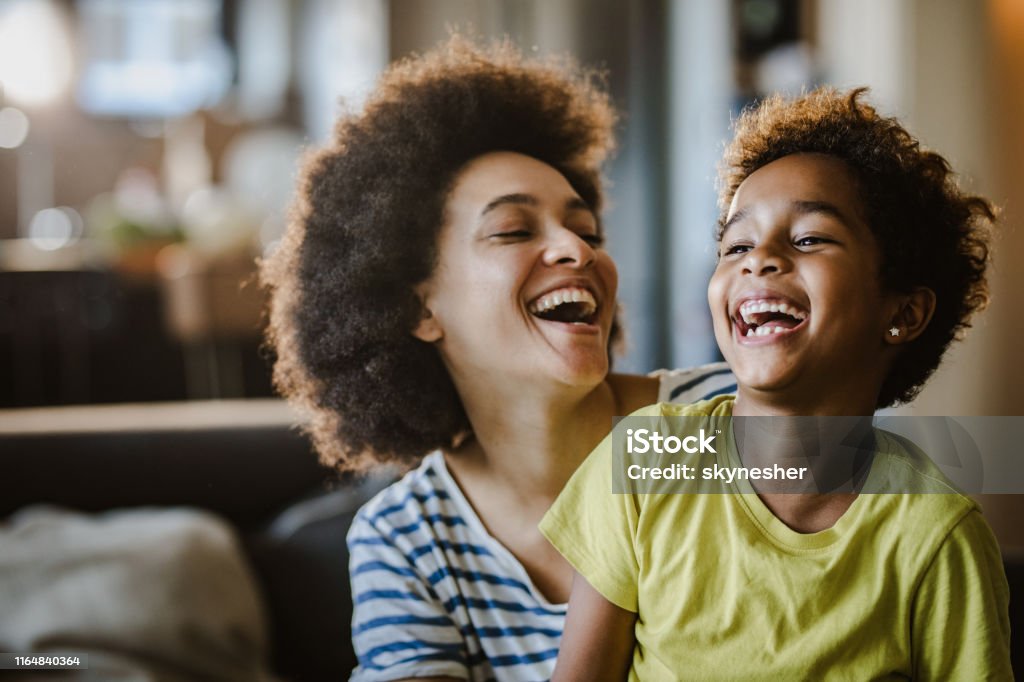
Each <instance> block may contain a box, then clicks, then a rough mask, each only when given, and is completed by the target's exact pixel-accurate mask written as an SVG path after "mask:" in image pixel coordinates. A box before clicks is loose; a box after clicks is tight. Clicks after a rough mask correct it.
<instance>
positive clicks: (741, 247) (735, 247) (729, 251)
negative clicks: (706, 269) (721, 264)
mask: <svg viewBox="0 0 1024 682" xmlns="http://www.w3.org/2000/svg"><path fill="white" fill-rule="evenodd" d="M751 248H753V247H751V246H750V244H730V245H729V246H727V247H726V248H725V249H724V250H723V251H722V255H723V256H732V255H735V254H739V253H746V252H747V251H750V249H751Z"/></svg>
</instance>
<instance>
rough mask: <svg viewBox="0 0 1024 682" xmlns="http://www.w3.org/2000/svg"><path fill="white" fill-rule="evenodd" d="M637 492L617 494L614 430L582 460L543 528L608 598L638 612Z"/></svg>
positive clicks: (542, 525)
mask: <svg viewBox="0 0 1024 682" xmlns="http://www.w3.org/2000/svg"><path fill="white" fill-rule="evenodd" d="M637 500H638V498H637V496H636V495H633V494H616V493H612V441H611V435H610V434H609V435H608V436H607V437H605V439H604V440H603V441H601V444H600V445H598V446H597V448H596V449H595V450H594V451H593V452H592V453H591V454H590V456H589V457H587V459H586V460H585V461H584V462H583V464H581V465H580V467H579V469H577V470H576V473H575V474H573V476H572V478H570V479H569V482H568V483H567V484H566V486H565V488H564V489H563V490H562V492H561V494H560V495H559V496H558V499H556V500H555V503H554V504H553V505H552V507H551V509H549V510H548V512H547V514H545V515H544V518H543V519H541V522H540V532H541V533H542V534H543V535H544V537H546V538H547V539H548V541H549V542H550V543H551V544H552V545H553V546H554V547H555V549H557V550H558V551H559V552H560V553H561V554H562V555H563V556H564V557H565V558H566V560H567V561H568V562H569V563H570V564H572V566H573V568H575V569H576V572H577V573H579V574H580V575H581V576H583V577H584V578H586V580H587V582H589V583H590V584H591V586H592V587H593V588H594V589H595V590H597V591H598V592H600V593H601V595H602V596H604V598H605V599H607V600H608V601H610V602H612V603H613V604H615V605H616V606H619V607H620V608H623V609H626V610H627V611H632V612H634V613H635V612H636V611H637V581H638V579H639V572H640V571H639V565H638V562H637V552H636V545H635V540H636V529H637V524H638V521H639V516H640V510H639V505H638V501H637Z"/></svg>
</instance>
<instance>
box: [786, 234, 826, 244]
mask: <svg viewBox="0 0 1024 682" xmlns="http://www.w3.org/2000/svg"><path fill="white" fill-rule="evenodd" d="M831 242H832V240H831V239H826V238H825V237H816V236H808V237H800V239H797V240H796V241H795V242H793V243H794V244H795V245H796V246H817V245H819V244H830V243H831Z"/></svg>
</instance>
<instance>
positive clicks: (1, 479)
mask: <svg viewBox="0 0 1024 682" xmlns="http://www.w3.org/2000/svg"><path fill="white" fill-rule="evenodd" d="M257 402H258V403H259V404H258V405H254V406H252V409H253V410H254V411H255V412H256V413H257V414H258V415H259V416H256V417H252V416H250V417H248V418H242V419H237V418H235V417H234V416H232V415H237V414H242V415H244V411H245V410H246V409H247V407H248V405H247V404H245V403H244V402H242V401H236V402H234V403H232V404H230V405H228V404H225V403H217V404H210V406H209V411H206V412H204V413H203V416H202V417H201V418H198V419H197V418H194V416H195V415H196V410H197V409H202V408H201V407H198V406H197V405H195V404H191V405H188V406H184V405H173V404H163V405H154V406H152V407H151V409H147V407H148V406H137V405H133V406H130V408H128V415H127V417H118V416H116V415H115V412H116V410H117V408H115V407H103V408H55V409H52V410H30V411H24V412H20V411H13V410H12V411H3V412H0V463H2V472H3V475H2V476H0V519H2V518H4V517H7V516H9V515H10V514H11V513H12V512H14V511H16V510H18V509H20V508H22V507H25V506H27V505H32V504H39V503H46V504H54V505H58V506H62V507H67V508H71V509H75V510H79V511H84V512H100V511H105V510H109V509H117V508H126V507H144V506H154V505H155V506H189V507H199V508H202V509H206V510H209V511H212V512H214V513H216V514H218V515H220V516H222V517H224V518H226V519H227V520H229V521H230V522H231V523H232V524H233V525H234V526H235V528H236V529H237V530H238V532H239V536H240V538H241V540H242V544H243V547H244V549H245V551H246V553H247V554H248V557H249V559H250V564H251V566H252V568H253V571H254V573H255V575H256V577H257V578H258V580H259V583H260V585H261V588H262V591H263V595H264V598H265V601H266V607H267V611H268V613H269V616H270V621H271V623H270V626H271V641H272V646H273V649H272V665H273V668H274V671H275V672H276V673H277V674H279V675H281V676H283V677H285V678H286V679H291V680H298V681H306V680H308V681H311V682H316V681H318V680H338V679H347V677H348V674H349V672H350V671H351V669H352V668H353V667H354V666H355V655H354V653H353V651H352V648H351V635H350V620H351V611H352V603H351V595H350V593H349V584H348V566H347V564H348V553H347V549H346V546H345V533H346V532H347V530H348V526H349V524H350V523H351V520H352V517H353V515H354V513H355V511H356V509H358V507H359V506H360V505H361V504H362V503H363V502H364V501H365V500H366V499H368V497H369V496H370V495H371V494H372V493H373V492H374V491H375V490H376V489H379V487H380V486H381V485H382V482H379V481H371V482H369V483H366V482H364V483H362V484H359V485H357V484H354V483H352V482H350V481H345V480H342V479H340V478H339V477H338V476H337V475H336V474H335V473H334V472H332V471H330V470H328V469H325V468H324V467H322V466H321V465H320V464H319V462H318V461H317V458H316V455H315V453H314V452H313V450H312V448H311V446H310V444H309V441H308V440H307V439H306V437H305V436H303V435H302V434H301V433H300V432H299V431H298V430H297V429H296V428H295V427H294V424H293V422H294V419H293V418H292V416H291V415H290V413H288V412H287V411H286V410H284V409H283V406H281V409H278V408H277V407H273V408H272V409H271V410H270V411H269V412H268V410H267V403H266V401H257ZM176 410H178V412H177V413H176V412H175V411H176ZM238 410H241V411H242V412H237V411H238ZM221 415H223V418H221ZM264 417H266V418H264ZM126 419H127V421H126ZM47 424H52V429H53V430H52V431H47V430H46V425H47Z"/></svg>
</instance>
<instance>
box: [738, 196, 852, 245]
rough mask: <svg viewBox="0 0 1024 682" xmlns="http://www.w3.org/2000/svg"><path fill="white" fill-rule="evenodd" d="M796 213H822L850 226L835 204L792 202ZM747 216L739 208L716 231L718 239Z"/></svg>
mask: <svg viewBox="0 0 1024 682" xmlns="http://www.w3.org/2000/svg"><path fill="white" fill-rule="evenodd" d="M790 205H791V206H792V207H793V209H794V210H795V211H796V213H798V214H800V215H807V214H811V213H824V214H825V215H828V216H831V217H833V218H835V219H836V220H838V221H839V222H841V223H842V224H843V225H850V221H849V219H848V218H847V217H846V215H844V214H843V212H842V211H841V210H839V207H838V206H836V205H835V204H830V203H829V202H827V201H794V202H792V204H790ZM747 215H748V212H747V209H745V208H741V209H740V210H738V211H736V212H735V213H733V214H732V216H731V217H730V218H729V219H728V220H726V221H725V222H724V223H723V224H722V227H721V229H720V230H718V239H721V238H722V237H723V236H725V232H726V230H728V229H729V228H730V227H732V226H733V225H735V224H736V223H738V222H740V221H741V220H744V219H745V218H746V217H747Z"/></svg>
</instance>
